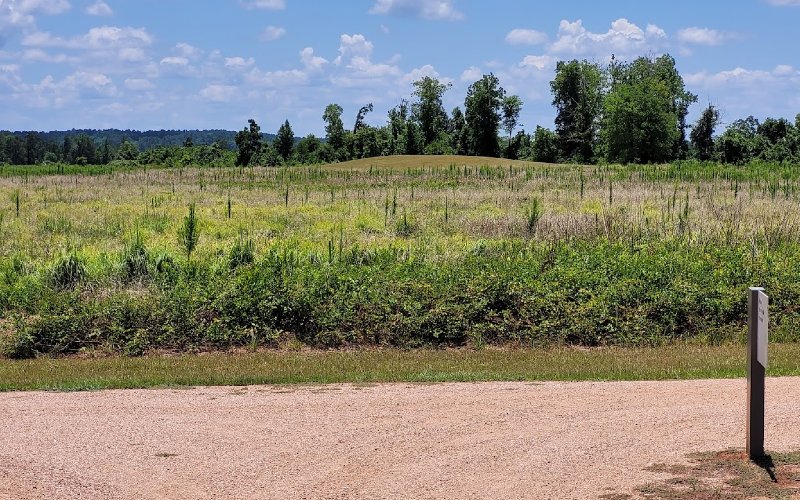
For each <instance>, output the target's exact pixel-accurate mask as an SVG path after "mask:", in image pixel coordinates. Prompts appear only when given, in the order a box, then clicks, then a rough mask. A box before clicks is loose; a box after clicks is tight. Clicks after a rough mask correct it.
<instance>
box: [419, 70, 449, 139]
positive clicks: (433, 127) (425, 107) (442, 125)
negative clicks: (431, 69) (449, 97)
mask: <svg viewBox="0 0 800 500" xmlns="http://www.w3.org/2000/svg"><path fill="white" fill-rule="evenodd" d="M412 85H413V86H414V92H412V94H411V95H413V96H414V97H416V98H417V100H416V101H415V102H414V103H413V104H412V113H413V115H414V119H415V120H416V121H417V123H419V127H420V132H421V134H422V146H423V148H426V147H427V146H428V145H429V144H431V143H432V142H434V141H436V140H438V139H439V134H440V133H441V132H443V131H445V130H446V128H447V112H446V111H445V110H444V106H443V105H442V97H443V96H444V93H445V92H447V91H448V90H450V88H451V87H452V86H453V84H452V83H442V82H440V81H439V80H437V79H436V78H432V77H430V76H425V77H422V78H421V79H419V80H416V81H415V82H413V83H412Z"/></svg>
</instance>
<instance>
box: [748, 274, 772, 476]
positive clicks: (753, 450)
mask: <svg viewBox="0 0 800 500" xmlns="http://www.w3.org/2000/svg"><path fill="white" fill-rule="evenodd" d="M747 310H748V311H747V312H748V327H749V328H748V335H747V456H748V457H749V458H750V459H751V460H755V459H759V458H761V457H763V456H764V386H765V384H764V378H765V375H766V369H767V340H768V329H769V297H768V296H767V294H765V293H764V289H763V288H758V287H751V288H750V289H749V290H748V293H747Z"/></svg>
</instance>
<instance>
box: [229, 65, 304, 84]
mask: <svg viewBox="0 0 800 500" xmlns="http://www.w3.org/2000/svg"><path fill="white" fill-rule="evenodd" d="M245 80H246V81H247V83H250V84H253V85H258V86H262V87H271V88H285V87H293V86H296V85H305V84H306V83H308V75H307V74H306V73H305V72H303V71H301V70H299V69H291V70H281V71H261V70H259V69H253V70H252V71H250V72H249V73H248V74H247V75H246V78H245Z"/></svg>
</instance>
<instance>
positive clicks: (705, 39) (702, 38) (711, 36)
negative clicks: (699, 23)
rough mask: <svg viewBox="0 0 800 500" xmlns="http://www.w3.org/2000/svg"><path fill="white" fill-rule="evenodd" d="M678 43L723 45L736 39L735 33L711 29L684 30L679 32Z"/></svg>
mask: <svg viewBox="0 0 800 500" xmlns="http://www.w3.org/2000/svg"><path fill="white" fill-rule="evenodd" d="M677 38H678V41H680V42H683V43H687V44H693V45H708V46H713V45H721V44H722V43H723V42H725V41H727V40H730V39H733V38H736V35H735V34H733V33H724V32H722V31H717V30H713V29H709V28H698V27H696V26H692V27H691V28H684V29H682V30H679V31H678V36H677Z"/></svg>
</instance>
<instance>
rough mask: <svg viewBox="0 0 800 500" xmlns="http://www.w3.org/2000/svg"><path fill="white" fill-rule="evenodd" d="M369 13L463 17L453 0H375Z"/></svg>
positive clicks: (438, 18) (457, 18) (456, 19)
mask: <svg viewBox="0 0 800 500" xmlns="http://www.w3.org/2000/svg"><path fill="white" fill-rule="evenodd" d="M369 13H370V14H397V15H401V16H410V17H419V18H422V19H428V20H446V21H458V20H461V19H464V14H463V13H462V12H460V11H459V10H458V9H456V6H455V0H376V1H375V5H373V6H372V8H371V9H370V10H369Z"/></svg>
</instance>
